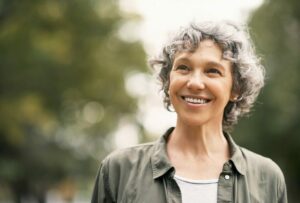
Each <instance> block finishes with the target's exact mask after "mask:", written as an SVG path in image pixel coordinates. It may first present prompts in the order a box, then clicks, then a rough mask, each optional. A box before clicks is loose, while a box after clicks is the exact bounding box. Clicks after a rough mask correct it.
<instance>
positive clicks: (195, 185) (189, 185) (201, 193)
mask: <svg viewBox="0 0 300 203" xmlns="http://www.w3.org/2000/svg"><path fill="white" fill-rule="evenodd" d="M174 179H175V181H176V182H177V184H178V186H179V188H180V191H181V198H182V203H202V202H205V203H216V202H217V189H218V179H212V180H191V179H187V178H183V177H180V176H177V175H175V176H174Z"/></svg>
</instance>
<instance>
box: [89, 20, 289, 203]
mask: <svg viewBox="0 0 300 203" xmlns="http://www.w3.org/2000/svg"><path fill="white" fill-rule="evenodd" d="M150 64H151V65H152V67H158V68H159V69H160V72H159V79H160V81H161V82H162V90H163V92H164V94H165V95H164V96H165V98H164V102H165V104H166V107H167V108H169V107H170V106H171V105H172V106H173V108H174V109H175V112H176V114H177V122H176V126H175V127H172V128H170V129H169V130H168V131H167V132H166V133H165V134H164V135H163V136H162V137H161V138H160V139H159V140H158V141H157V142H154V143H148V144H143V145H138V146H134V147H130V148H126V149H122V150H119V151H115V152H113V153H112V154H110V155H109V156H108V157H106V158H105V159H104V160H103V161H102V162H101V166H100V170H99V173H98V176H97V180H96V184H95V188H94V193H93V198H92V202H93V203H96V202H98V203H102V202H149V203H150V202H155V203H162V202H169V203H171V202H178V203H179V202H183V203H196V202H197V203H198V202H207V203H216V202H243V203H250V202H251V203H253V202H272V203H275V202H281V203H285V202H287V196H286V186H285V180H284V176H283V174H282V172H281V170H280V168H279V167H278V166H277V165H276V164H275V163H274V162H273V161H272V160H270V159H268V158H265V157H263V156H260V155H258V154H255V153H254V152H251V151H249V150H247V149H245V148H242V147H240V146H238V145H237V144H235V142H234V141H233V139H232V138H231V136H230V135H229V133H228V130H229V129H232V127H233V125H234V124H236V123H237V121H238V118H239V117H241V116H243V115H245V114H246V113H247V112H249V111H250V109H251V107H252V105H253V103H254V102H255V100H256V98H257V96H258V94H259V91H260V89H261V88H262V87H263V85H264V69H263V67H262V66H261V64H260V62H259V60H258V58H257V57H256V55H255V52H254V49H253V47H252V43H251V40H250V38H249V35H248V33H247V30H246V29H245V28H243V27H242V26H239V25H235V24H232V23H227V22H206V23H199V24H191V25H190V26H188V27H186V28H183V29H181V30H180V31H179V32H178V33H175V35H174V37H172V38H171V39H170V41H169V42H168V43H167V44H166V45H165V47H164V48H163V49H162V52H161V54H160V56H159V57H158V58H155V59H152V60H150Z"/></svg>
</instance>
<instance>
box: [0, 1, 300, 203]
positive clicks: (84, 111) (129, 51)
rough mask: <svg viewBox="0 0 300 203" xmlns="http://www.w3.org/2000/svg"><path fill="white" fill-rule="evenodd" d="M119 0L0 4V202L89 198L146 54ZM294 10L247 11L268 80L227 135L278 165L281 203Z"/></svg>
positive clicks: (292, 127)
mask: <svg viewBox="0 0 300 203" xmlns="http://www.w3.org/2000/svg"><path fill="white" fill-rule="evenodd" d="M117 3H118V2H117V1H115V0H72V1H68V0H31V1H16V0H0V202H2V201H5V200H7V199H13V201H14V202H21V199H23V200H24V198H25V199H26V197H28V196H30V197H31V198H32V197H33V198H34V199H35V200H36V201H39V202H45V194H46V192H47V191H48V190H49V189H53V188H56V189H58V190H60V191H62V194H63V195H64V197H65V199H68V200H70V201H72V197H73V196H74V191H73V190H75V192H76V191H77V192H78V191H80V190H81V189H82V188H84V191H85V192H86V194H85V196H86V197H89V196H90V195H91V194H90V193H91V190H92V184H93V181H94V176H95V174H96V170H97V167H98V163H99V160H101V159H102V158H103V156H104V155H105V154H106V153H107V152H108V151H111V150H112V142H111V140H110V137H111V136H109V135H110V133H111V132H112V131H113V130H114V129H115V128H116V126H117V123H118V120H119V119H120V118H122V117H123V116H126V117H130V118H132V121H133V122H135V120H134V118H135V117H134V114H135V112H136V100H135V99H133V98H131V97H130V96H129V95H128V94H127V92H126V91H125V89H124V76H125V75H126V74H127V73H128V72H131V71H145V70H146V68H145V67H146V64H145V53H144V50H143V48H142V46H141V44H140V43H139V42H125V41H122V40H121V39H120V37H119V35H118V32H119V28H120V26H122V25H123V24H124V23H126V22H128V21H129V20H130V21H132V20H137V17H136V16H134V15H130V14H128V13H122V12H121V11H120V10H119V8H118V6H117ZM299 9H300V3H299V1H296V0H268V1H265V2H264V4H263V5H262V7H260V8H259V9H258V10H257V11H255V12H254V13H253V14H252V16H251V18H250V21H249V25H250V31H251V34H252V36H253V39H254V42H255V45H256V47H257V51H258V53H260V54H261V56H262V59H263V63H264V64H265V66H266V69H267V81H266V87H265V88H264V89H263V92H262V94H261V95H260V97H259V99H258V102H257V104H256V106H255V109H254V111H253V112H252V115H251V116H250V117H248V118H245V119H242V120H241V122H240V123H239V124H238V126H237V128H236V130H235V131H234V133H233V135H234V137H235V139H236V140H237V142H238V143H239V144H240V145H242V146H245V147H247V148H249V149H251V150H253V151H256V152H258V153H260V154H262V155H265V156H268V157H271V158H272V159H273V160H274V161H276V162H277V163H278V164H279V165H280V167H281V168H282V170H283V172H284V174H285V177H286V181H287V186H288V194H289V202H297V201H298V200H299V199H300V197H299V193H298V191H299V189H300V175H299V173H298V172H299V171H300V151H299V148H300V136H299V135H300V122H299V120H300V116H299V115H300V112H299V111H300V108H299V105H300V85H299V84H298V83H299V76H300V57H299V53H300V46H299V44H300V34H299V33H300V13H299V12H298V10H299ZM137 122H138V121H137ZM145 140H147V138H146V139H145ZM66 188H67V189H66Z"/></svg>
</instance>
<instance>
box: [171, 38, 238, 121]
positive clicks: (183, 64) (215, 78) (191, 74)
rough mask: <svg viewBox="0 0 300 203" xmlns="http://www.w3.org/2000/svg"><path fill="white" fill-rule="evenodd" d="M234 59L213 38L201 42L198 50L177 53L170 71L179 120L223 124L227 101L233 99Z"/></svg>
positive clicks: (172, 96) (173, 101)
mask: <svg viewBox="0 0 300 203" xmlns="http://www.w3.org/2000/svg"><path fill="white" fill-rule="evenodd" d="M232 84H233V81H232V71H231V63H230V61H228V60H225V59H223V57H222V50H221V48H220V47H219V46H218V45H217V44H216V43H214V42H213V41H212V40H204V41H202V42H200V44H199V47H198V48H197V49H196V50H195V51H194V52H180V53H178V54H176V56H175V58H174V63H173V67H172V70H171V72H170V86H169V95H170V101H171V104H172V105H173V107H174V109H175V111H176V112H177V116H178V122H181V123H183V124H186V125H193V126H195V125H197V126H199V125H205V124H208V123H210V124H213V125H218V126H222V120H223V112H224V108H225V106H226V104H227V103H228V101H229V100H230V99H233V96H234V95H233V94H232V93H231V90H232Z"/></svg>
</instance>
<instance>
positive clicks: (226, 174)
mask: <svg viewBox="0 0 300 203" xmlns="http://www.w3.org/2000/svg"><path fill="white" fill-rule="evenodd" d="M173 129H174V128H170V129H169V130H168V131H167V132H166V133H165V134H164V135H163V136H162V137H161V138H160V139H159V140H158V141H156V142H154V143H148V144H142V145H138V146H134V147H130V148H126V149H121V150H118V151H115V152H113V153H112V154H110V155H109V156H107V157H106V158H105V159H104V160H103V161H102V162H101V166H100V170H99V172H98V174H97V179H96V184H95V187H94V192H93V196H92V201H91V202H92V203H104V202H107V203H110V202H120V203H180V202H181V192H180V189H179V187H178V185H177V183H176V181H175V180H174V174H175V169H174V167H173V166H172V164H171V163H170V160H169V158H168V156H167V151H166V143H167V139H168V136H169V135H170V134H171V132H172V130H173ZM225 137H226V139H227V141H228V143H229V146H230V153H231V158H230V160H228V161H227V162H226V163H225V164H224V165H223V170H222V172H221V173H220V176H219V181H218V194H217V202H218V203H221V202H236V203H237V202H238V203H258V202H259V203H277V202H280V203H285V202H287V193H286V185H285V181H284V176H283V174H282V172H281V170H280V168H279V167H278V166H277V165H276V164H275V163H274V162H273V161H272V160H271V159H268V158H265V157H263V156H260V155H258V154H255V153H253V152H251V151H249V150H247V149H244V148H242V147H239V146H238V145H236V144H235V143H234V141H233V140H232V138H231V137H230V135H228V134H226V133H225Z"/></svg>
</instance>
